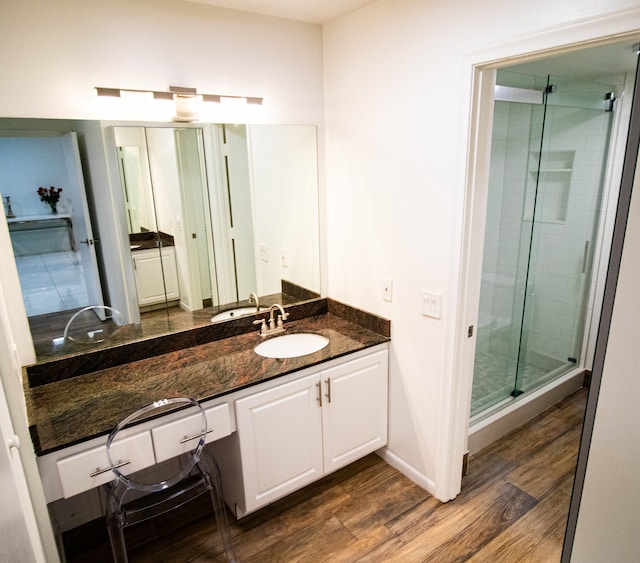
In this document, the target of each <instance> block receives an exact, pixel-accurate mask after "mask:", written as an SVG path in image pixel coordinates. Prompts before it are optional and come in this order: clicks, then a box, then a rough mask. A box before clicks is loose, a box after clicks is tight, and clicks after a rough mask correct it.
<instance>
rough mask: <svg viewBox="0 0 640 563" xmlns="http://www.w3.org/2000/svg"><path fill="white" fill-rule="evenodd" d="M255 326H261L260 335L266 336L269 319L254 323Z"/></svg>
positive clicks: (258, 320)
mask: <svg viewBox="0 0 640 563" xmlns="http://www.w3.org/2000/svg"><path fill="white" fill-rule="evenodd" d="M253 324H254V325H260V334H261V335H262V336H266V334H267V319H265V318H262V319H256V320H255V321H253Z"/></svg>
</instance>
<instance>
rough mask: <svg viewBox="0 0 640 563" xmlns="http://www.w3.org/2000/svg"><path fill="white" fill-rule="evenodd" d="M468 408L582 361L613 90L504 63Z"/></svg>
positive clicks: (484, 406) (504, 397) (485, 407)
mask: <svg viewBox="0 0 640 563" xmlns="http://www.w3.org/2000/svg"><path fill="white" fill-rule="evenodd" d="M496 83H497V84H498V86H496V96H495V100H496V101H495V106H494V121H493V136H492V146H491V168H490V179H489V193H488V202H487V217H486V228H485V240H484V254H483V264H482V280H481V288H480V307H479V318H478V324H477V340H476V353H475V364H474V378H473V392H472V404H471V416H472V417H474V416H476V415H481V414H482V413H486V412H488V411H489V410H492V409H493V408H494V407H496V406H497V405H501V404H502V403H505V402H507V401H510V400H512V399H513V397H517V396H519V395H521V394H523V393H527V392H529V391H532V390H535V389H537V388H539V387H541V386H543V385H545V384H546V383H548V382H549V381H551V380H553V379H555V378H557V377H559V376H561V375H563V374H565V373H567V372H568V371H570V370H571V369H573V368H574V367H575V366H576V365H579V364H580V360H581V354H582V349H583V340H584V333H585V322H586V319H587V318H588V314H587V312H588V311H587V309H588V302H587V300H588V296H589V286H590V283H591V271H592V264H593V260H594V248H595V242H596V236H597V231H598V223H599V217H600V208H601V202H602V192H603V185H604V175H605V169H606V162H607V152H608V147H609V138H610V133H611V124H612V112H613V108H614V103H613V98H614V95H613V89H612V88H611V87H610V86H607V85H602V84H594V83H581V82H577V81H574V80H566V79H562V78H561V77H555V76H544V77H532V76H525V75H520V74H516V73H513V72H510V71H506V70H502V71H498V75H497V81H496Z"/></svg>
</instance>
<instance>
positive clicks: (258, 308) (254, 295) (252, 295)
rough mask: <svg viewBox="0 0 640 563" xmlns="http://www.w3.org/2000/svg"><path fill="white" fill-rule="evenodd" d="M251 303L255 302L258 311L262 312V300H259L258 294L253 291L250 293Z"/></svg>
mask: <svg viewBox="0 0 640 563" xmlns="http://www.w3.org/2000/svg"><path fill="white" fill-rule="evenodd" d="M249 303H255V304H256V313H259V312H260V301H258V296H257V295H256V294H255V293H253V292H252V293H250V294H249Z"/></svg>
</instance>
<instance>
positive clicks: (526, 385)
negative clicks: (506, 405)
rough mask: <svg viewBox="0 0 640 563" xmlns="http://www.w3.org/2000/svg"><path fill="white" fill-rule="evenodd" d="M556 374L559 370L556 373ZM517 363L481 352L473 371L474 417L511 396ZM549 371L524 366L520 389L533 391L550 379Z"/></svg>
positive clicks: (507, 357)
mask: <svg viewBox="0 0 640 563" xmlns="http://www.w3.org/2000/svg"><path fill="white" fill-rule="evenodd" d="M553 371H554V372H555V370H553ZM515 374H516V361H515V360H514V359H513V358H512V357H509V356H507V355H505V354H498V353H495V352H478V353H477V354H476V357H475V365H474V369H473V391H472V394H471V416H474V415H476V414H478V413H480V412H482V411H483V410H485V409H487V408H489V407H492V406H493V405H495V404H497V403H499V402H500V401H502V400H504V399H506V398H508V397H510V396H511V392H512V391H513V389H514V387H515V379H516V375H515ZM550 377H551V376H550V372H549V371H548V370H545V369H542V368H539V367H536V366H534V365H531V364H524V368H523V370H522V379H521V381H519V382H518V388H519V389H520V390H522V391H530V390H531V389H535V388H536V387H539V386H540V385H542V384H543V383H546V382H547V381H548V380H549V379H550Z"/></svg>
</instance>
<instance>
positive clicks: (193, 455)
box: [107, 397, 207, 492]
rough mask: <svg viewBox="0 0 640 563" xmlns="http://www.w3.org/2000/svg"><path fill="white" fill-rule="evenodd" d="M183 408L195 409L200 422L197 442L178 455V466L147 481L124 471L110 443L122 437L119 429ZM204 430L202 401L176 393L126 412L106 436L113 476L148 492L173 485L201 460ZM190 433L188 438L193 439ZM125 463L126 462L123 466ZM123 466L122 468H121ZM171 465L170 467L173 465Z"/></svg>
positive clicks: (205, 427) (204, 421) (186, 412)
mask: <svg viewBox="0 0 640 563" xmlns="http://www.w3.org/2000/svg"><path fill="white" fill-rule="evenodd" d="M177 409H179V410H181V411H182V410H185V416H192V415H193V414H194V413H195V414H196V415H199V417H198V416H196V418H197V419H199V420H200V421H201V424H200V425H199V428H198V433H197V434H196V436H195V438H198V442H197V444H196V446H195V448H194V449H193V450H192V451H190V452H188V453H185V454H182V456H181V459H180V462H181V463H180V464H178V465H179V467H178V469H176V470H174V471H172V472H171V474H170V475H169V476H168V477H166V478H163V479H162V480H160V481H154V482H147V481H144V480H142V478H141V477H138V478H132V477H129V476H127V475H124V474H123V473H122V472H121V471H120V469H121V468H120V467H118V465H119V464H120V460H119V459H115V455H113V452H112V446H114V445H115V444H117V443H118V439H119V438H120V437H121V433H122V432H123V431H124V430H126V429H128V428H130V427H131V426H134V425H135V424H138V423H140V422H143V421H145V420H149V419H151V418H154V417H156V416H159V415H162V414H167V413H168V412H170V411H175V410H177ZM206 434H207V417H206V415H205V412H204V409H203V408H202V405H200V403H198V401H196V400H195V399H192V398H188V397H176V398H172V399H162V400H160V401H155V402H154V403H151V404H149V405H146V406H144V407H142V408H140V409H138V410H137V411H135V412H133V413H132V414H130V415H129V416H127V417H126V418H125V419H124V420H122V421H121V422H120V423H119V424H118V425H117V426H116V427H115V428H114V429H113V430H112V431H111V433H110V434H109V437H108V438H107V456H108V459H109V464H110V466H111V470H112V471H113V473H114V474H115V476H116V479H118V480H119V481H121V482H122V483H123V484H124V485H126V487H127V488H128V489H137V490H141V491H147V492H156V491H161V490H163V489H166V488H168V487H171V486H173V485H175V484H176V483H178V482H180V481H181V480H182V479H184V478H185V477H186V476H187V475H188V474H189V473H190V472H191V470H192V469H193V467H194V465H195V464H196V463H198V461H199V460H200V454H201V453H202V448H203V447H204V442H205V438H206ZM193 438H194V437H193V436H192V437H191V438H190V439H193ZM124 467H126V466H124ZM124 467H122V469H123V470H124ZM172 469H173V468H172Z"/></svg>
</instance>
